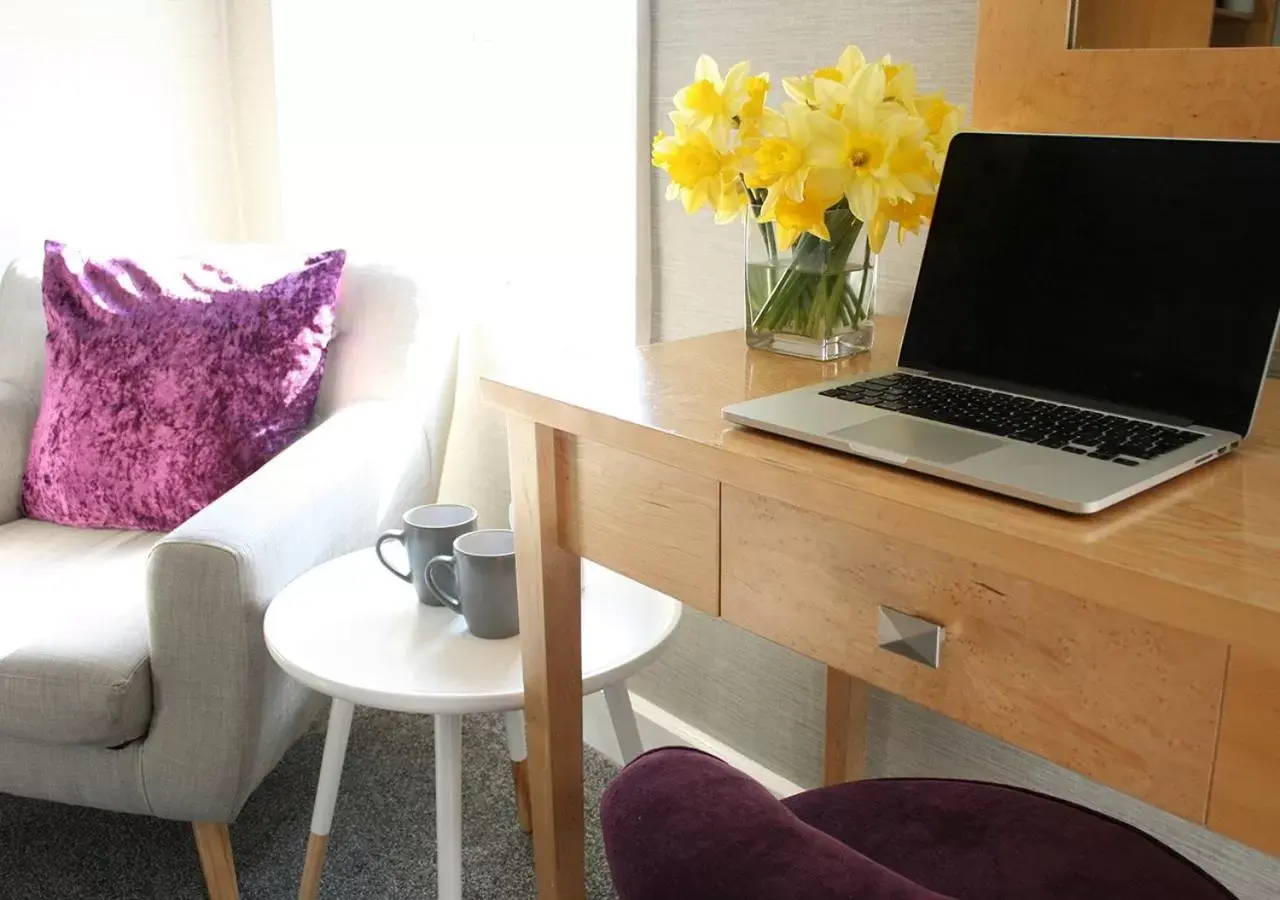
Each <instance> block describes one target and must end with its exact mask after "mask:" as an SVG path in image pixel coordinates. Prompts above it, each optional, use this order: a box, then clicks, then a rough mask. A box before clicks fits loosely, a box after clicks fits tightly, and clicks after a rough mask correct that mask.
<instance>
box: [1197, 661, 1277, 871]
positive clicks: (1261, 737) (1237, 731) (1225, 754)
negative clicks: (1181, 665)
mask: <svg viewBox="0 0 1280 900" xmlns="http://www.w3.org/2000/svg"><path fill="white" fill-rule="evenodd" d="M1209 827H1210V828H1212V829H1213V830H1214V831H1220V832H1222V833H1223V834H1225V835H1227V836H1228V837H1233V838H1235V839H1236V840H1238V841H1243V842H1244V843H1246V844H1248V845H1249V846H1251V847H1257V848H1258V849H1259V850H1262V851H1264V852H1266V853H1271V854H1275V855H1278V856H1280V661H1278V660H1276V659H1274V658H1272V659H1267V657H1266V655H1265V654H1263V653H1261V652H1259V651H1257V650H1247V649H1244V648H1242V647H1233V648H1231V662H1230V663H1229V664H1228V666H1227V692H1226V697H1225V699H1224V701H1223V705H1222V731H1221V734H1220V735H1219V738H1218V763H1217V766H1216V767H1215V769H1214V774H1213V799H1212V802H1211V803H1210V806H1209Z"/></svg>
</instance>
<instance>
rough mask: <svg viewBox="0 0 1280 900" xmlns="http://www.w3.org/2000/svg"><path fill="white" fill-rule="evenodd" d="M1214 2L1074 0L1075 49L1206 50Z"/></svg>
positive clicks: (1194, 0)
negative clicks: (1190, 48) (1160, 48)
mask: <svg viewBox="0 0 1280 900" xmlns="http://www.w3.org/2000/svg"><path fill="white" fill-rule="evenodd" d="M1213 11H1214V0H1077V2H1076V20H1075V36H1076V40H1075V47H1076V48H1077V49H1088V50H1106V49H1139V48H1141V49H1149V48H1152V47H1208V46H1209V41H1210V38H1211V37H1212V33H1213Z"/></svg>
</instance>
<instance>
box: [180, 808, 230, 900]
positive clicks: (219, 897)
mask: <svg viewBox="0 0 1280 900" xmlns="http://www.w3.org/2000/svg"><path fill="white" fill-rule="evenodd" d="M191 829H192V831H193V832H194V833H195V838H196V853H197V854H198V855H199V857H200V868H201V870H202V871H203V872H204V884H205V888H206V889H207V890H208V891H209V900H240V886H239V884H238V883H237V881H236V862H235V858H234V857H233V856H232V854H231V834H230V832H229V831H227V824H226V823H225V822H192V823H191Z"/></svg>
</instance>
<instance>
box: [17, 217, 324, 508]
mask: <svg viewBox="0 0 1280 900" xmlns="http://www.w3.org/2000/svg"><path fill="white" fill-rule="evenodd" d="M267 257H268V254H266V253H264V254H262V257H261V258H258V257H253V258H252V259H251V258H249V257H245V258H244V259H242V260H240V262H239V264H238V265H239V266H240V267H242V268H243V271H241V269H240V268H236V271H227V270H226V269H224V268H219V267H217V266H213V265H209V264H203V263H199V262H195V261H191V260H182V259H169V260H167V261H163V262H156V263H152V262H146V263H144V262H141V261H137V260H130V259H105V258H91V257H88V256H86V255H84V254H82V253H79V252H77V251H75V250H73V249H71V248H69V247H66V246H64V245H62V244H60V243H57V242H54V241H49V242H47V243H46V244H45V256H44V310H45V318H46V320H47V322H48V326H49V337H48V339H47V342H46V359H47V365H46V371H45V380H44V397H43V400H42V401H41V405H40V415H39V418H38V419H37V421H36V427H35V433H34V435H33V436H32V440H31V453H30V456H29V458H28V460H27V469H26V473H25V474H24V476H23V480H22V502H23V506H24V509H25V511H26V514H27V516H29V517H30V518H33V519H44V520H46V521H49V522H57V523H59V524H62V525H71V526H74V527H78V528H126V529H141V530H146V531H171V530H173V529H174V528H176V527H177V526H178V525H179V524H181V523H182V522H184V521H185V520H186V519H188V518H190V517H191V516H192V515H194V514H195V513H197V512H199V511H200V510H202V509H204V507H206V506H208V505H209V504H210V503H212V502H213V501H214V500H216V499H217V498H218V497H220V496H222V495H223V494H225V493H226V492H227V491H229V490H230V489H231V488H233V487H235V486H236V485H237V484H238V483H239V482H240V481H242V480H243V479H244V478H246V477H247V476H248V475H249V474H251V473H252V472H254V471H255V470H256V469H258V468H259V467H260V466H262V465H263V464H264V463H265V462H267V460H269V459H271V457H273V456H275V455H276V454H277V453H279V452H280V451H281V450H283V449H284V448H285V447H287V446H289V444H291V443H292V442H293V441H295V440H297V439H298V438H299V437H300V436H301V435H302V433H303V432H304V431H305V430H306V428H307V425H308V423H309V422H310V420H311V414H312V412H313V410H314V409H315V403H316V395H317V393H318V392H319V389H320V377H321V374H322V373H323V370H324V355H325V348H326V347H327V346H328V344H329V339H330V338H331V337H332V335H333V319H334V307H335V306H336V304H337V293H338V279H339V277H340V276H341V274H342V265H343V263H344V261H345V259H346V254H345V253H344V252H343V251H341V250H335V251H331V252H328V253H322V254H319V255H317V256H313V257H310V258H307V259H303V258H302V257H297V258H294V259H289V260H284V259H281V258H280V257H279V255H278V254H277V255H276V257H275V258H274V259H268V258H267ZM232 268H235V267H234V266H233V267H232Z"/></svg>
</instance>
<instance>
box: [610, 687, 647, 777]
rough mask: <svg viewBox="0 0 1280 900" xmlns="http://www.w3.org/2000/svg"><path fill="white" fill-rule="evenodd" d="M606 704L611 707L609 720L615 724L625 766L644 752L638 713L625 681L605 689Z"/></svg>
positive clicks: (614, 728) (615, 732)
mask: <svg viewBox="0 0 1280 900" xmlns="http://www.w3.org/2000/svg"><path fill="white" fill-rule="evenodd" d="M604 702H605V704H606V705H607V706H608V707H609V719H610V721H612V722H613V733H614V734H615V735H616V736H617V738H618V752H619V753H621V754H622V764H623V765H624V766H625V765H626V764H627V763H629V762H631V761H632V760H633V759H635V758H636V757H637V756H639V755H640V754H641V753H643V752H644V744H642V743H641V742H640V726H639V724H638V723H637V722H636V711H635V710H634V709H632V708H631V693H630V691H628V690H627V683H626V682H625V681H615V682H614V683H613V684H611V685H609V686H608V687H606V688H605V689H604Z"/></svg>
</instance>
